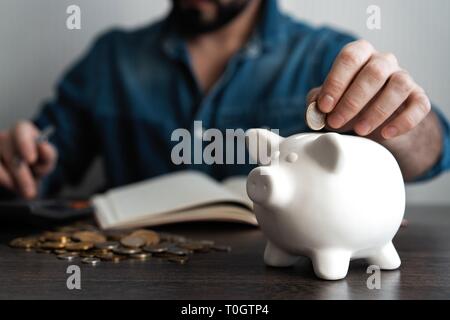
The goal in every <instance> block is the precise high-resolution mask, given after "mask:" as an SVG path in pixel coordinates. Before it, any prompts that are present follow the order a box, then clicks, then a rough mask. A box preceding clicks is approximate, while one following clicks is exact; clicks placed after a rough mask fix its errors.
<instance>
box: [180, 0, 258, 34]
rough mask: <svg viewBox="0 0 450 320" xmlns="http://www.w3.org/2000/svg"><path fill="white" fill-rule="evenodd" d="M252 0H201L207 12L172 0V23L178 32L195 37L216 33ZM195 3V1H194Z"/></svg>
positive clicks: (181, 0) (182, 0) (181, 1)
mask: <svg viewBox="0 0 450 320" xmlns="http://www.w3.org/2000/svg"><path fill="white" fill-rule="evenodd" d="M251 1H252V0H228V1H223V0H203V2H205V3H207V4H208V6H209V7H210V8H209V9H210V10H208V11H206V10H202V9H201V8H200V7H196V6H194V5H191V6H189V5H187V6H186V5H185V4H184V3H183V2H184V0H172V3H173V7H172V12H171V16H172V19H173V20H172V21H173V23H174V24H175V27H176V28H177V29H178V31H179V32H180V33H182V34H184V35H187V36H195V35H200V34H204V33H209V32H212V31H216V30H218V29H220V28H222V27H224V26H225V25H227V24H228V23H230V22H231V21H232V20H234V19H235V18H236V17H237V16H239V14H241V13H242V12H243V11H244V9H245V8H246V7H247V5H248V4H249V3H250V2H251ZM194 2H195V1H194Z"/></svg>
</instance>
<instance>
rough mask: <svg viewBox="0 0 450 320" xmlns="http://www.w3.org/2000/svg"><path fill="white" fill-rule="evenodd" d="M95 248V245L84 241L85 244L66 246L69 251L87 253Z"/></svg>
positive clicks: (69, 244) (72, 243)
mask: <svg viewBox="0 0 450 320" xmlns="http://www.w3.org/2000/svg"><path fill="white" fill-rule="evenodd" d="M93 247H94V243H92V242H88V241H83V242H71V243H68V244H67V245H66V248H65V249H66V250H67V251H87V250H89V249H92V248H93Z"/></svg>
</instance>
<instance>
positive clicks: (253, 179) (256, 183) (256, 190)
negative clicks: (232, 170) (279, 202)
mask: <svg viewBox="0 0 450 320" xmlns="http://www.w3.org/2000/svg"><path fill="white" fill-rule="evenodd" d="M265 169H266V168H265ZM273 187H274V178H273V174H272V173H271V172H270V171H269V170H264V169H263V168H256V169H254V170H252V171H251V172H250V174H249V176H248V179H247V194H248V196H249V198H250V199H251V200H252V201H253V202H255V203H266V202H267V201H269V199H270V197H271V194H272V193H273Z"/></svg>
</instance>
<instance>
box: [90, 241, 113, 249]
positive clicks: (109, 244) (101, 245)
mask: <svg viewBox="0 0 450 320" xmlns="http://www.w3.org/2000/svg"><path fill="white" fill-rule="evenodd" d="M95 247H96V248H97V249H101V250H105V249H106V250H112V249H115V248H117V247H119V243H118V242H116V241H107V242H99V243H96V244H95Z"/></svg>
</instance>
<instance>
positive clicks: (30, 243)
mask: <svg viewBox="0 0 450 320" xmlns="http://www.w3.org/2000/svg"><path fill="white" fill-rule="evenodd" d="M38 244H39V241H38V240H37V239H35V238H16V239H14V240H12V241H11V242H10V243H9V245H10V246H11V247H13V248H19V249H32V248H35V247H37V246H38Z"/></svg>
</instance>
